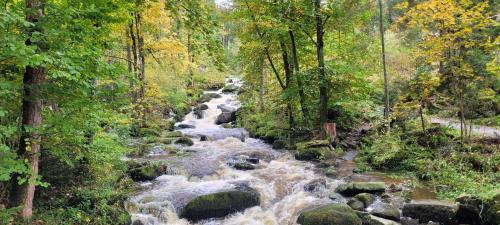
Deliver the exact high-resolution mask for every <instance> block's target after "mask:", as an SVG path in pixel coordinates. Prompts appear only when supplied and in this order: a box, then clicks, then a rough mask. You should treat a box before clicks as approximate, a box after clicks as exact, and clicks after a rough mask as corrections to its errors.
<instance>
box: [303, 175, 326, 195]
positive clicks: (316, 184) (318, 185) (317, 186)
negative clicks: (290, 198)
mask: <svg viewBox="0 0 500 225" xmlns="http://www.w3.org/2000/svg"><path fill="white" fill-rule="evenodd" d="M324 188H326V180H325V179H322V178H319V179H315V180H312V181H311V182H309V183H307V184H306V185H304V191H307V192H311V193H314V192H318V191H320V190H321V189H324Z"/></svg>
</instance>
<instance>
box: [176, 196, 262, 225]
mask: <svg viewBox="0 0 500 225" xmlns="http://www.w3.org/2000/svg"><path fill="white" fill-rule="evenodd" d="M259 204H260V198H259V193H258V192H256V191H255V190H247V191H227V192H219V193H215V194H209V195H202V196H199V197H196V198H195V199H193V200H191V201H190V202H189V203H188V204H187V205H186V206H185V207H184V208H182V210H181V213H180V217H181V218H185V219H188V220H190V221H193V222H196V221H199V220H204V219H209V218H219V217H225V216H227V215H229V214H232V213H235V212H240V211H243V210H245V209H247V208H250V207H253V206H257V205H259Z"/></svg>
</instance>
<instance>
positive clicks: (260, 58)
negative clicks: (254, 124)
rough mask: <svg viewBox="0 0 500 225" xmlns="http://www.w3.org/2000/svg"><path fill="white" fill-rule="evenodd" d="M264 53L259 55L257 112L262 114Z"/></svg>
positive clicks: (263, 108)
mask: <svg viewBox="0 0 500 225" xmlns="http://www.w3.org/2000/svg"><path fill="white" fill-rule="evenodd" d="M264 54H265V53H264V52H261V53H260V56H259V73H260V74H259V75H260V77H259V110H260V112H261V113H262V112H264V110H265V107H264V88H265V87H264V80H265V78H264V75H265V74H264Z"/></svg>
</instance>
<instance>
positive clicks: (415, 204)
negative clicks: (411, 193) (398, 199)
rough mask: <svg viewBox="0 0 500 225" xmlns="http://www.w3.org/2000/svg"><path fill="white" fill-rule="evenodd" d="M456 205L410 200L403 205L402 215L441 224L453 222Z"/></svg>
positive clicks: (423, 221)
mask: <svg viewBox="0 0 500 225" xmlns="http://www.w3.org/2000/svg"><path fill="white" fill-rule="evenodd" d="M457 210H458V205H456V204H451V203H448V202H441V201H434V200H419V201H412V202H411V203H407V204H405V205H404V206H403V216H404V217H411V218H413V219H418V220H419V221H420V222H421V223H427V222H429V221H434V222H438V223H442V224H446V225H448V224H455V223H454V219H455V215H456V213H457Z"/></svg>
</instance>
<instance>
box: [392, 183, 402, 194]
mask: <svg viewBox="0 0 500 225" xmlns="http://www.w3.org/2000/svg"><path fill="white" fill-rule="evenodd" d="M388 191H389V192H400V191H403V187H402V186H401V185H396V184H391V185H389V188H388Z"/></svg>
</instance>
